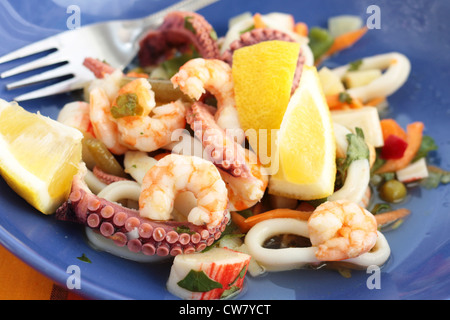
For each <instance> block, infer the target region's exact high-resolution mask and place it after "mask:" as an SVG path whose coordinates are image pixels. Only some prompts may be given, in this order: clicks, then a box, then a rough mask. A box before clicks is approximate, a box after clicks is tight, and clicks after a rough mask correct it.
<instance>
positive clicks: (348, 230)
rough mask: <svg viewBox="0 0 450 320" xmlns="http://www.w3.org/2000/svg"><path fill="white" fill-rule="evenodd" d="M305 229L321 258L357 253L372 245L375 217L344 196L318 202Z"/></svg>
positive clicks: (366, 250) (373, 241) (375, 234)
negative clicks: (334, 199) (336, 199)
mask: <svg viewBox="0 0 450 320" xmlns="http://www.w3.org/2000/svg"><path fill="white" fill-rule="evenodd" d="M308 232H309V237H310V240H311V244H312V245H313V246H317V248H318V249H317V251H316V258H317V259H319V260H321V261H339V260H344V259H349V258H355V257H358V256H360V255H361V254H363V253H366V252H368V251H369V250H370V249H372V248H373V246H374V245H375V243H376V242H377V236H378V233H377V221H376V220H375V217H374V216H373V215H372V214H371V213H370V212H369V211H367V210H365V209H364V208H362V207H360V206H359V205H357V204H356V203H353V202H349V201H347V200H338V201H327V202H325V203H323V204H321V205H320V206H318V207H317V208H316V210H314V212H313V213H312V215H311V217H310V218H309V220H308Z"/></svg>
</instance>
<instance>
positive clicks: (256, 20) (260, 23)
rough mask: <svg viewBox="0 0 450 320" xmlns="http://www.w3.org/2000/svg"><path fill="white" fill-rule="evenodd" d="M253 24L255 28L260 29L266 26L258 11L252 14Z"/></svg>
mask: <svg viewBox="0 0 450 320" xmlns="http://www.w3.org/2000/svg"><path fill="white" fill-rule="evenodd" d="M253 24H254V25H255V28H256V29H258V28H261V29H262V28H265V27H266V24H265V23H264V21H263V19H262V17H261V14H260V13H255V14H254V15H253Z"/></svg>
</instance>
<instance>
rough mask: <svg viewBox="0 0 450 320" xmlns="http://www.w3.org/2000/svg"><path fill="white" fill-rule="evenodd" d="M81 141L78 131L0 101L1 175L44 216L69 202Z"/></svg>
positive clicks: (78, 162)
mask: <svg viewBox="0 0 450 320" xmlns="http://www.w3.org/2000/svg"><path fill="white" fill-rule="evenodd" d="M82 138H83V135H82V133H81V132H80V131H78V130H76V129H73V128H70V127H68V126H65V125H63V124H61V123H59V122H57V121H55V120H52V119H50V118H47V117H44V116H42V115H40V114H34V113H31V112H28V111H26V110H25V109H23V108H22V107H20V106H19V105H18V104H17V103H14V102H12V103H8V102H6V101H5V100H2V99H0V150H1V152H0V174H1V175H2V177H3V178H4V179H5V181H6V183H7V184H8V185H9V186H10V187H11V188H12V189H13V190H14V191H15V192H17V193H18V194H19V195H20V196H21V197H22V198H23V199H25V200H26V201H27V202H28V203H29V204H31V205H32V206H33V207H35V208H36V209H37V210H39V211H40V212H42V213H44V214H52V213H54V212H55V211H56V209H57V208H58V206H60V205H61V204H62V203H63V202H64V201H65V200H66V199H67V197H68V194H69V192H70V187H71V183H72V178H73V176H74V174H76V173H77V171H78V165H79V164H80V161H81V140H82Z"/></svg>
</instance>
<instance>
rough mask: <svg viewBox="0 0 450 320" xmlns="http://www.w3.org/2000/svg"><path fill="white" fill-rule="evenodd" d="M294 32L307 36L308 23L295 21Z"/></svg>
mask: <svg viewBox="0 0 450 320" xmlns="http://www.w3.org/2000/svg"><path fill="white" fill-rule="evenodd" d="M294 32H295V33H297V34H299V35H301V36H303V37H307V36H308V33H309V31H308V25H307V24H306V23H304V22H297V23H296V24H295V26H294Z"/></svg>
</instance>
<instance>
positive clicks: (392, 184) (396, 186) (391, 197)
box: [379, 179, 407, 203]
mask: <svg viewBox="0 0 450 320" xmlns="http://www.w3.org/2000/svg"><path fill="white" fill-rule="evenodd" d="M379 191H380V198H381V199H383V200H384V201H387V202H391V203H395V202H399V201H401V200H403V199H404V198H405V197H406V193H407V190H406V187H405V185H404V184H403V183H402V182H400V181H398V180H395V179H392V180H389V181H386V182H385V183H383V185H382V186H381V187H380V190H379Z"/></svg>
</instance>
